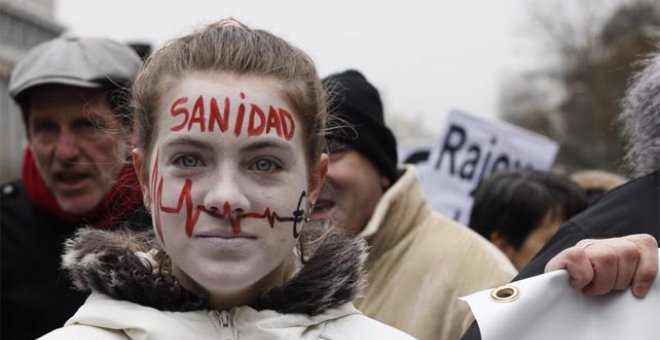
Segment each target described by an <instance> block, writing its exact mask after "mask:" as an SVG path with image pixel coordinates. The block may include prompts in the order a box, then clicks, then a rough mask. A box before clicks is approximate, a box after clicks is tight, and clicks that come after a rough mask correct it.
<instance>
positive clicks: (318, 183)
mask: <svg viewBox="0 0 660 340" xmlns="http://www.w3.org/2000/svg"><path fill="white" fill-rule="evenodd" d="M328 162H329V159H328V154H327V153H322V154H321V156H320V157H319V162H318V165H317V166H316V168H315V169H314V170H313V171H314V172H313V173H312V183H311V185H310V188H309V195H308V196H307V197H309V201H310V202H316V199H317V198H318V197H319V194H321V188H322V187H323V183H325V177H326V176H327V175H328Z"/></svg>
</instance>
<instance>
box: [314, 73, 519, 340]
mask: <svg viewBox="0 0 660 340" xmlns="http://www.w3.org/2000/svg"><path fill="white" fill-rule="evenodd" d="M323 85H324V87H325V88H326V91H327V93H328V106H329V111H330V118H331V120H334V121H335V122H336V124H335V125H336V127H335V128H331V129H330V131H329V134H328V135H327V139H328V144H329V153H330V162H329V167H328V174H327V177H326V183H325V185H324V187H323V189H322V191H321V194H320V195H319V199H318V200H317V201H316V202H315V205H314V209H313V212H312V214H311V216H310V217H311V219H312V220H326V219H329V220H332V221H333V222H334V223H335V224H336V225H337V227H338V228H339V229H342V230H343V231H344V232H347V233H349V234H353V235H360V236H362V237H365V238H366V240H367V241H368V243H369V246H370V252H369V259H368V261H367V264H366V265H367V268H366V270H367V281H368V285H367V287H368V288H367V290H366V291H365V295H364V296H363V297H362V298H360V299H358V300H357V301H354V303H355V305H356V307H357V308H358V309H360V310H361V311H362V312H363V313H365V314H366V315H367V316H369V317H372V318H374V319H377V320H379V321H381V322H384V323H387V324H389V325H391V326H394V327H396V328H399V329H401V330H403V331H405V332H407V333H409V334H411V335H413V336H415V337H416V338H419V339H457V338H458V337H459V336H460V335H461V334H462V333H463V331H464V330H465V329H466V327H467V326H468V325H469V324H470V323H471V322H472V320H473V318H472V316H471V314H470V313H469V310H468V307H467V305H466V304H464V303H463V302H461V301H459V300H458V299H457V297H458V296H462V295H466V294H468V293H470V292H474V291H477V290H480V289H484V288H487V287H492V286H496V285H500V284H502V283H505V282H507V281H508V280H510V279H511V278H512V277H513V276H514V275H515V273H516V271H515V269H514V268H513V266H512V265H511V263H510V262H509V260H508V259H507V258H506V257H505V256H504V255H503V254H501V253H500V252H499V251H498V250H497V249H496V248H495V247H493V246H492V245H491V244H490V243H489V242H488V241H486V240H485V239H483V238H481V237H480V236H479V235H477V234H476V233H474V232H473V231H471V230H470V229H468V228H465V227H464V226H461V225H459V224H457V223H455V222H453V221H451V220H449V219H447V218H445V217H442V216H440V215H439V214H437V213H435V212H433V211H432V210H431V208H430V207H429V205H428V203H427V202H426V200H425V199H424V194H423V191H422V186H421V182H420V178H419V176H418V174H417V170H416V169H415V167H414V166H413V165H405V166H403V167H400V168H397V145H396V139H395V138H394V134H393V133H392V131H390V129H389V128H388V127H387V126H386V125H385V121H384V115H383V106H382V103H381V100H380V95H379V93H378V90H376V88H375V87H374V86H373V85H372V84H370V83H369V81H367V79H366V78H365V77H364V76H363V75H362V74H361V73H360V72H358V71H355V70H348V71H345V72H342V73H337V74H333V75H330V76H328V77H326V78H325V79H323Z"/></svg>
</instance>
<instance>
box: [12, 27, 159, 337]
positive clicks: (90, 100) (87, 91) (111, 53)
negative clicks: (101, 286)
mask: <svg viewBox="0 0 660 340" xmlns="http://www.w3.org/2000/svg"><path fill="white" fill-rule="evenodd" d="M140 64H141V60H140V58H139V57H138V56H137V54H136V53H135V52H134V51H133V50H132V49H131V48H130V47H128V46H127V45H124V44H121V43H118V42H115V41H113V40H110V39H104V38H74V37H61V38H57V39H54V40H51V41H48V42H45V43H43V44H41V45H38V46H36V47H34V48H33V49H31V50H30V51H28V53H27V54H26V55H25V57H24V58H23V59H22V60H21V61H19V63H18V64H17V65H16V67H15V68H14V70H13V72H12V74H11V78H10V81H9V92H10V95H11V96H12V97H13V99H14V100H15V101H16V102H17V103H18V105H19V106H20V108H21V114H22V118H23V122H24V124H25V128H26V132H27V137H28V145H27V147H26V150H25V155H24V160H23V165H22V172H21V175H22V176H21V177H22V178H21V179H18V180H15V181H13V182H10V183H8V184H5V185H3V186H1V187H0V188H1V190H0V191H1V195H2V198H1V200H0V207H1V210H0V241H1V251H2V258H1V261H0V266H1V277H0V279H1V290H2V295H1V297H2V301H1V302H0V306H1V313H2V314H1V319H2V321H1V322H2V323H1V324H0V328H1V329H2V334H1V335H2V338H3V339H34V338H36V337H38V336H40V335H42V334H44V333H46V332H48V331H50V330H52V329H54V328H56V327H60V326H62V325H63V323H64V322H65V321H66V320H67V318H69V317H70V316H71V315H73V313H74V312H75V311H76V310H77V308H78V307H79V306H80V305H81V304H82V303H83V302H84V300H85V298H86V296H87V294H85V293H82V292H76V291H74V290H73V288H72V284H71V282H70V280H69V278H68V277H67V275H66V273H65V272H63V271H61V270H60V255H61V253H62V246H63V242H64V240H65V239H66V238H67V237H69V236H70V235H71V234H72V232H73V231H74V230H75V229H76V228H77V227H79V226H81V225H93V226H96V227H98V228H106V229H112V228H116V227H117V226H118V225H119V224H120V223H121V222H122V221H125V220H127V219H131V220H133V221H135V222H136V223H137V224H138V225H140V224H141V225H144V226H145V228H147V227H149V225H150V221H151V219H150V218H149V217H148V216H147V215H146V213H145V212H144V209H142V201H141V199H142V198H141V197H142V196H141V193H140V188H139V185H138V182H137V177H136V175H135V172H134V170H133V168H132V166H130V164H129V162H128V160H129V158H128V157H129V155H130V151H131V149H132V146H133V143H134V141H133V140H134V134H133V131H132V126H131V122H132V119H131V117H130V112H129V111H128V104H129V103H128V101H129V97H130V94H129V91H130V85H131V82H132V80H133V78H134V76H135V75H136V74H137V71H138V69H139V67H140Z"/></svg>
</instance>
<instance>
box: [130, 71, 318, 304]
mask: <svg viewBox="0 0 660 340" xmlns="http://www.w3.org/2000/svg"><path fill="white" fill-rule="evenodd" d="M161 105H162V106H161V107H160V109H159V112H158V115H159V116H158V124H157V126H156V127H155V128H156V134H155V140H154V143H153V145H154V146H153V149H152V151H151V155H150V156H151V157H150V160H151V161H150V163H151V164H149V170H150V171H149V178H148V179H147V180H146V181H145V183H143V191H144V193H145V196H146V200H147V201H148V202H151V213H152V217H153V222H154V230H155V232H156V236H157V238H158V239H159V241H160V242H161V244H162V246H163V248H164V249H165V251H166V252H167V253H168V254H169V256H170V257H171V259H172V262H173V263H174V267H175V275H177V276H178V277H179V279H180V280H181V281H182V282H183V283H184V285H185V284H186V282H190V283H191V284H192V285H195V286H198V287H199V288H201V289H202V290H204V291H206V292H208V293H209V294H211V295H213V294H218V293H219V294H234V293H240V292H245V291H252V292H254V291H257V292H258V291H259V290H260V289H262V288H264V287H265V286H267V285H269V284H272V283H273V281H276V280H278V279H280V280H281V277H282V272H281V268H282V267H283V263H284V262H285V261H286V260H287V259H288V257H289V256H290V255H291V253H292V249H293V248H294V246H295V243H296V237H297V235H298V233H299V231H300V229H301V226H302V223H303V218H304V217H303V213H304V211H305V210H306V207H308V201H311V200H312V198H313V197H316V195H317V191H318V187H320V185H318V184H319V182H320V181H314V182H315V187H314V188H310V187H308V183H309V182H310V181H308V179H309V178H310V175H312V176H313V175H315V176H317V178H318V176H320V174H321V173H322V171H321V167H320V166H319V168H317V169H314V170H313V171H316V172H317V173H315V174H310V170H309V169H308V168H307V162H306V160H305V145H304V143H303V139H302V133H301V128H302V127H301V125H300V124H299V121H298V119H297V113H296V112H294V111H293V110H292V107H291V106H290V105H289V104H288V103H287V101H286V100H285V99H284V98H283V96H282V94H281V91H280V87H279V86H278V83H277V81H276V80H274V79H272V78H268V77H260V76H253V75H244V76H236V75H233V74H228V73H214V74H209V73H189V74H188V75H187V76H185V77H184V78H183V79H182V80H181V81H180V82H179V83H178V84H177V85H176V86H175V87H174V88H172V90H170V91H169V92H167V93H165V95H164V97H163V98H162V100H161ZM142 159H143V157H142V156H141V155H140V154H139V152H136V153H135V161H136V165H137V166H138V167H139V166H140V165H141V160H142ZM322 163H325V162H322ZM144 165H146V164H144ZM326 166H327V163H326ZM310 191H311V192H310Z"/></svg>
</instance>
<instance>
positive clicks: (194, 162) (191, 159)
mask: <svg viewBox="0 0 660 340" xmlns="http://www.w3.org/2000/svg"><path fill="white" fill-rule="evenodd" d="M174 163H175V164H178V165H181V166H183V167H184V168H194V167H198V166H200V165H201V163H202V161H201V160H200V159H199V157H197V156H193V155H184V156H181V157H178V158H177V159H175V160H174Z"/></svg>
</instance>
